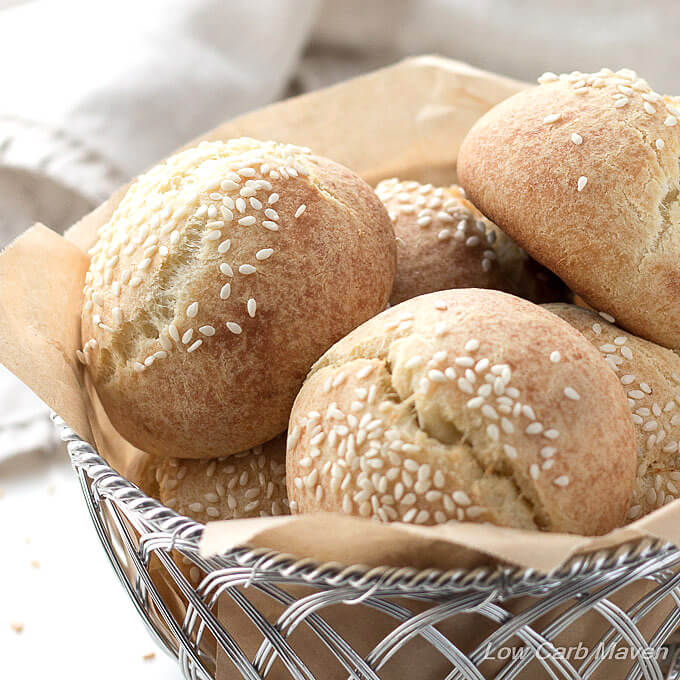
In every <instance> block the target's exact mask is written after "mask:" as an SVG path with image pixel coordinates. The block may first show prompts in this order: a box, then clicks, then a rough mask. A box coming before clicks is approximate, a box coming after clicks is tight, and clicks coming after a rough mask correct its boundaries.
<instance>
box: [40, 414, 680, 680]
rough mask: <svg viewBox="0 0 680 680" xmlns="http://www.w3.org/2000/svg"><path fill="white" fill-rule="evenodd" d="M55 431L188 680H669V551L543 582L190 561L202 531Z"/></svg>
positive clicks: (523, 573)
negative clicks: (192, 571) (193, 573)
mask: <svg viewBox="0 0 680 680" xmlns="http://www.w3.org/2000/svg"><path fill="white" fill-rule="evenodd" d="M53 420H54V422H55V425H56V426H57V428H58V430H59V433H60V436H61V438H62V439H63V440H64V441H65V442H67V448H68V452H69V454H70V457H71V461H72V463H73V467H74V469H75V472H76V474H77V476H78V478H79V480H80V483H81V487H82V491H83V494H84V497H85V501H86V503H87V506H88V509H89V511H90V514H91V516H92V520H93V522H94V525H95V528H96V531H97V533H98V535H99V538H100V539H101V543H102V546H103V547H104V550H105V551H106V553H107V555H108V557H109V559H110V561H111V564H112V565H113V568H114V570H115V571H116V573H117V575H118V577H119V579H120V581H121V583H122V584H123V586H124V587H125V589H126V590H127V592H128V595H129V596H130V598H131V600H132V602H133V603H134V605H135V607H136V609H137V611H138V612H139V615H140V616H141V617H142V618H143V619H144V621H145V623H146V624H147V626H148V628H149V630H150V631H151V633H152V634H153V635H154V637H155V639H156V640H157V642H158V644H159V645H160V646H161V647H162V648H164V649H165V651H167V652H168V653H169V654H171V655H173V656H174V657H176V658H177V659H178V662H179V665H180V667H181V669H182V672H183V674H184V676H185V677H186V678H202V679H207V678H219V680H226V679H228V678H239V677H243V678H248V679H250V680H255V679H256V678H257V679H260V678H295V679H299V680H311V679H312V678H316V679H317V680H330V679H332V678H336V677H337V678H352V679H357V680H365V679H368V678H370V679H371V680H377V679H378V678H381V679H383V678H390V680H391V679H392V678H395V679H396V678H417V680H429V679H430V678H446V680H462V679H463V678H465V679H466V680H467V679H470V680H472V679H475V680H481V679H482V678H489V677H493V678H499V679H500V678H502V679H503V680H510V679H511V678H521V679H523V680H526V679H529V678H531V679H532V680H533V679H534V678H570V679H572V680H574V679H576V678H590V677H593V678H600V677H601V678H607V679H608V680H618V679H619V678H630V679H635V678H645V679H655V680H656V679H658V680H662V679H663V678H680V660H678V659H677V658H676V657H678V656H679V655H678V654H676V648H675V645H673V644H672V643H669V640H670V638H671V635H672V634H673V632H674V631H675V629H676V628H677V627H678V625H679V624H680V550H677V549H676V548H675V547H674V546H673V545H671V544H669V543H663V542H660V541H656V542H655V541H650V540H644V541H640V542H637V543H632V544H626V545H624V546H622V547H620V548H618V549H617V550H615V551H603V552H598V553H594V554H588V555H585V556H579V557H576V558H573V559H571V560H570V561H569V562H568V563H567V564H566V565H564V566H563V567H560V568H559V569H558V570H555V571H554V572H552V573H549V574H540V573H537V572H535V571H534V570H526V569H519V568H515V567H506V566H493V567H484V568H476V569H472V570H465V569H459V570H452V571H446V572H443V571H440V570H432V569H430V570H424V571H418V570H415V569H409V568H394V567H381V568H368V567H365V566H360V565H354V566H346V565H341V564H337V563H332V564H318V563H316V562H314V561H313V560H300V559H298V558H296V557H294V556H291V555H285V554H282V553H278V552H273V551H268V550H262V549H259V550H251V549H248V548H246V547H244V548H239V549H233V550H230V551H229V552H227V553H225V554H223V555H220V556H218V557H212V558H210V559H204V558H201V557H200V555H199V547H198V542H199V539H200V537H201V533H202V530H203V525H201V524H198V523H196V522H194V521H193V520H191V519H189V518H187V517H184V516H182V515H178V514H177V513H176V512H174V511H172V510H170V509H169V508H167V507H165V506H163V505H162V504H161V503H159V502H158V501H156V500H154V499H152V498H149V497H148V496H146V495H145V494H143V493H142V492H141V491H140V490H139V489H138V488H137V487H136V486H135V485H134V484H131V483H130V482H128V481H127V480H126V479H124V478H123V477H121V476H120V475H119V474H117V473H116V472H115V471H114V470H113V469H112V468H111V467H110V466H109V465H108V464H107V463H106V461H105V460H104V459H103V458H101V457H100V456H99V455H98V454H97V452H96V450H95V449H94V448H93V447H92V446H91V445H90V444H88V443H87V442H85V441H83V440H81V439H80V438H79V437H78V436H77V435H76V434H75V433H74V432H73V431H72V430H71V429H70V428H69V427H68V426H67V425H66V424H65V423H64V421H63V420H62V419H61V418H60V417H59V416H57V415H53ZM180 556H181V557H180ZM187 560H188V561H189V562H190V563H191V564H192V565H193V566H195V567H197V568H198V569H199V571H200V575H201V577H200V579H199V581H200V582H199V583H198V585H193V584H192V580H191V579H188V578H187V577H186V575H185V573H186V571H187V569H186V566H183V564H184V563H185V562H186V561H187ZM461 641H462V642H461ZM579 643H581V644H580V645H579ZM570 650H571V651H570Z"/></svg>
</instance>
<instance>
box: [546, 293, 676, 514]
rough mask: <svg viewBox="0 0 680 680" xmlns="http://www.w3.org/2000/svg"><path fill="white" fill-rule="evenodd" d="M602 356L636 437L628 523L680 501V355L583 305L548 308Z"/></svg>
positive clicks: (557, 305)
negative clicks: (626, 407) (624, 401)
mask: <svg viewBox="0 0 680 680" xmlns="http://www.w3.org/2000/svg"><path fill="white" fill-rule="evenodd" d="M545 307H546V309H548V310H550V311H551V312H552V313H553V314H557V315H558V316H560V317H561V318H562V319H564V320H565V321H567V322H568V323H570V324H571V325H572V326H574V328H577V329H578V330H579V331H581V333H583V335H585V336H586V338H587V339H588V340H590V342H592V343H593V345H595V347H597V348H598V349H599V350H600V352H601V353H602V356H603V358H604V359H605V360H606V362H607V364H608V365H609V366H611V367H612V369H613V370H614V371H615V372H616V375H617V377H618V379H619V380H620V382H621V385H623V389H624V390H625V392H626V396H627V397H628V405H629V407H630V410H631V412H632V416H633V417H632V420H633V423H634V425H635V436H636V439H637V456H638V466H637V480H636V485H635V491H634V492H633V500H632V504H631V507H630V509H629V511H628V519H629V520H634V519H638V518H639V517H641V516H642V515H645V514H647V513H648V512H651V511H652V510H655V509H656V508H660V507H661V506H662V505H665V504H666V503H670V502H671V501H674V500H675V499H676V498H680V455H679V453H680V452H679V446H680V357H678V356H677V355H676V354H675V353H673V352H671V351H670V350H668V349H666V348H664V347H661V346H659V345H656V344H654V343H653V342H649V341H648V340H643V339H641V338H638V337H636V336H635V335H632V334H630V333H627V332H626V331H623V330H621V329H620V328H617V327H616V326H615V325H614V324H612V323H609V322H608V321H607V320H605V319H603V318H602V317H601V316H598V315H597V314H596V313H594V312H590V311H588V310H586V309H581V308H580V307H575V306H573V305H565V304H550V305H546V306H545Z"/></svg>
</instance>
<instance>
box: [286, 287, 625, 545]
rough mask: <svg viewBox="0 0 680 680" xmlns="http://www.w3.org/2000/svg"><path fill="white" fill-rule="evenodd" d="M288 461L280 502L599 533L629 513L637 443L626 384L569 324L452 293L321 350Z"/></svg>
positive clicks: (293, 426)
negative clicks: (284, 492) (613, 472)
mask: <svg viewBox="0 0 680 680" xmlns="http://www.w3.org/2000/svg"><path fill="white" fill-rule="evenodd" d="M612 469H615V470H616V471H617V474H616V475H615V476H612V475H611V470H612ZM286 470H287V485H288V496H289V498H290V500H291V510H292V511H293V512H313V511H318V510H326V511H335V512H343V513H346V514H351V515H361V516H364V517H373V518H376V519H380V520H383V521H390V520H399V521H402V522H414V523H416V524H433V523H441V522H446V521H448V520H452V519H458V520H465V521H477V522H492V523H494V524H498V525H504V526H511V527H519V528H524V529H543V530H552V531H565V532H576V533H582V534H601V533H605V532H607V531H609V530H610V529H612V528H614V527H616V526H619V525H620V524H621V523H622V522H623V520H624V517H625V513H626V511H627V510H628V507H629V504H630V500H631V494H632V490H633V482H634V475H635V438H634V433H633V425H632V422H631V419H630V414H629V412H628V406H627V403H626V398H625V395H624V393H623V388H622V387H621V385H620V383H619V381H618V380H617V378H616V376H615V375H614V374H613V373H612V372H611V370H609V369H608V368H607V366H605V365H604V364H603V362H602V360H601V359H600V356H599V352H598V351H597V350H596V349H595V348H594V347H592V346H591V345H590V343H588V342H587V341H586V340H585V339H584V338H583V336H582V335H581V334H580V333H579V332H578V331H576V330H575V329H573V328H572V327H571V326H569V324H567V323H565V322H564V321H562V320H560V319H558V318H557V317H556V316H554V315H553V314H550V313H549V312H547V311H546V310H544V309H542V308H541V307H537V306H536V305H533V304H532V303H530V302H527V301H525V300H520V299H519V298H516V297H513V296H511V295H508V294H506V293H501V292H498V291H491V290H476V289H460V290H451V291H445V292H441V293H431V294H429V295H423V296H421V297H418V298H414V299H413V300H408V301H407V302H403V303H402V304H400V305H398V306H396V307H392V308H390V309H388V310H387V311H385V312H383V313H382V314H380V315H379V316H377V317H375V318H373V319H371V320H370V321H368V322H366V323H365V324H363V325H362V326H360V327H359V328H357V329H356V330H354V331H353V332H352V333H350V334H349V335H348V336H347V337H345V338H343V339H342V340H340V342H338V343H336V344H335V345H334V346H333V347H332V348H331V349H330V350H328V352H326V354H324V355H323V356H322V357H321V359H319V361H318V362H317V363H316V364H315V365H314V367H313V368H312V371H311V372H310V375H309V377H308V378H307V380H306V382H305V384H304V386H303V387H302V390H301V391H300V394H299V395H298V397H297V399H296V401H295V405H294V407H293V411H292V414H291V420H290V430H289V438H288V451H287V459H286Z"/></svg>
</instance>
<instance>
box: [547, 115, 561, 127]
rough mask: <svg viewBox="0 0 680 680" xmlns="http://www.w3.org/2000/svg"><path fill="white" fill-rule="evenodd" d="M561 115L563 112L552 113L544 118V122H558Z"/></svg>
mask: <svg viewBox="0 0 680 680" xmlns="http://www.w3.org/2000/svg"><path fill="white" fill-rule="evenodd" d="M561 117H562V114H561V113H550V114H548V115H547V116H546V117H545V118H544V119H543V122H544V123H546V124H548V125H549V124H550V123H556V122H557V121H558V120H559V119H560V118H561Z"/></svg>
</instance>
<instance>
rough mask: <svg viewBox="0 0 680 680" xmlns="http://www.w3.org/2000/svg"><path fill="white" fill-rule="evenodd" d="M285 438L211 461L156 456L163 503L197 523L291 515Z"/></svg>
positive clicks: (277, 438) (158, 481)
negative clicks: (287, 487)
mask: <svg viewBox="0 0 680 680" xmlns="http://www.w3.org/2000/svg"><path fill="white" fill-rule="evenodd" d="M285 453H286V439H285V437H284V436H283V435H282V436H280V437H276V438H275V439H273V440H271V441H269V442H267V443H266V444H264V445H263V446H257V447H255V448H254V449H251V450H248V451H244V452H242V453H237V454H235V455H233V456H229V457H227V458H216V459H213V460H181V459H178V458H163V459H158V467H157V470H156V479H157V483H158V487H159V491H160V500H161V502H162V503H163V504H164V505H167V506H168V507H169V508H172V509H173V510H176V511H177V512H179V513H180V514H182V515H186V516H187V517H191V518H192V519H194V520H196V521H197V522H212V521H216V520H225V519H245V518H248V517H270V516H275V515H287V514H288V496H287V495H286V461H285Z"/></svg>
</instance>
